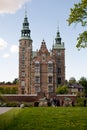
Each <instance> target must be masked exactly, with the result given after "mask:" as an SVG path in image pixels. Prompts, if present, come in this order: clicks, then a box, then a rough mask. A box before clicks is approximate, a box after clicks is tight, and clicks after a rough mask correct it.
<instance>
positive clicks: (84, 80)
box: [79, 77, 87, 96]
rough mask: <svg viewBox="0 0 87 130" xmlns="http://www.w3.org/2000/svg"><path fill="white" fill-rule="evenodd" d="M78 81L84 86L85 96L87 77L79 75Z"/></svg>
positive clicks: (86, 92) (86, 93)
mask: <svg viewBox="0 0 87 130" xmlns="http://www.w3.org/2000/svg"><path fill="white" fill-rule="evenodd" d="M79 83H80V84H81V85H82V86H83V87H84V93H85V95H86V96H87V79H86V78H85V77H81V78H80V80H79Z"/></svg>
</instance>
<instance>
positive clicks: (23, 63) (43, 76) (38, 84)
mask: <svg viewBox="0 0 87 130" xmlns="http://www.w3.org/2000/svg"><path fill="white" fill-rule="evenodd" d="M22 26H23V28H22V30H21V38H20V39H19V83H20V85H19V93H20V94H37V93H43V94H44V95H48V94H50V93H55V91H56V88H57V87H58V86H60V85H63V84H64V83H65V47H64V43H62V42H61V37H60V32H59V30H58V31H57V34H56V37H55V43H54V44H53V46H52V50H51V51H50V52H49V51H48V49H47V47H46V42H45V41H44V40H43V41H42V42H41V47H40V49H38V48H37V49H38V51H33V50H32V43H33V40H32V39H31V36H30V33H31V30H30V28H29V22H28V18H27V15H26V14H25V17H24V21H23V25H22Z"/></svg>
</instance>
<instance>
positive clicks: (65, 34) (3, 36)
mask: <svg viewBox="0 0 87 130" xmlns="http://www.w3.org/2000/svg"><path fill="white" fill-rule="evenodd" d="M79 1H80V0H3V1H0V82H2V81H6V82H7V81H13V80H14V78H18V73H19V72H18V71H19V70H18V68H19V66H18V65H19V63H18V46H19V39H20V35H21V29H22V23H23V20H24V16H25V6H26V8H27V16H28V20H29V26H30V30H31V38H32V40H33V50H36V49H38V48H40V45H41V42H42V40H43V39H44V40H45V42H46V44H47V47H48V49H49V50H50V49H51V48H52V45H53V41H54V39H55V37H56V32H57V27H58V26H59V31H60V35H61V38H62V42H64V43H65V49H66V50H65V51H66V52H65V66H66V69H65V70H66V72H65V77H66V79H67V80H69V78H70V77H75V78H76V80H79V79H80V78H81V77H82V76H84V77H87V73H86V71H87V62H86V57H87V49H81V50H80V51H78V49H77V48H76V47H75V46H76V39H77V36H78V34H79V33H80V32H82V31H84V28H82V27H81V26H80V24H78V25H76V24H73V25H72V26H68V23H67V21H66V20H67V19H68V16H69V14H70V8H71V7H73V4H74V3H76V2H77V3H78V2H79Z"/></svg>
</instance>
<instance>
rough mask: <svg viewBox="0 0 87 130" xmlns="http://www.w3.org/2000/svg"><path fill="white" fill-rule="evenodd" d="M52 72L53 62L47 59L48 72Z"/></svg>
mask: <svg viewBox="0 0 87 130" xmlns="http://www.w3.org/2000/svg"><path fill="white" fill-rule="evenodd" d="M52 72H53V62H52V61H49V62H48V73H52Z"/></svg>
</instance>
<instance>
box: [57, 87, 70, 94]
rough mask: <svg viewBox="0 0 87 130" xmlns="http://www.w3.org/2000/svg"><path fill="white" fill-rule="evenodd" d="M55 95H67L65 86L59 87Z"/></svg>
mask: <svg viewBox="0 0 87 130" xmlns="http://www.w3.org/2000/svg"><path fill="white" fill-rule="evenodd" d="M56 93H57V94H67V93H68V87H67V86H66V85H64V86H59V87H58V88H57V89H56Z"/></svg>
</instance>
